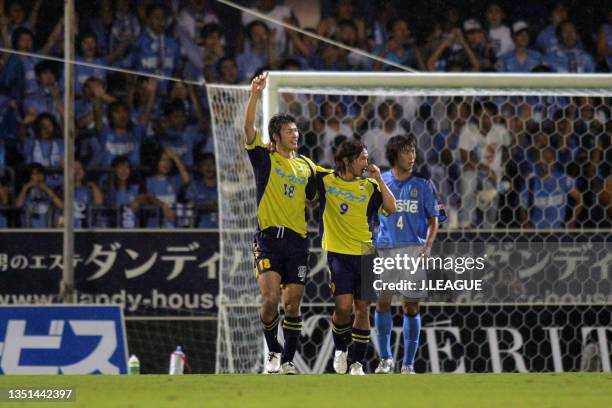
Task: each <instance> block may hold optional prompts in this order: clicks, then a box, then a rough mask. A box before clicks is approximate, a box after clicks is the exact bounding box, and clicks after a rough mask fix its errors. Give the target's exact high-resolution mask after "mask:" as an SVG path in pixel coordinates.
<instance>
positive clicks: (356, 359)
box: [349, 327, 370, 364]
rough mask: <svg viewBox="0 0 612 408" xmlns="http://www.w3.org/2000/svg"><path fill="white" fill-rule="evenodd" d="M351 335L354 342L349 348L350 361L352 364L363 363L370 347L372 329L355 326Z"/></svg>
mask: <svg viewBox="0 0 612 408" xmlns="http://www.w3.org/2000/svg"><path fill="white" fill-rule="evenodd" d="M351 337H352V338H353V342H352V343H351V349H350V350H349V361H350V363H351V364H352V363H361V364H363V360H364V359H365V355H366V351H367V349H368V343H369V342H370V330H363V329H356V328H354V327H353V331H352V333H351Z"/></svg>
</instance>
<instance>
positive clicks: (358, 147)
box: [334, 140, 366, 172]
mask: <svg viewBox="0 0 612 408" xmlns="http://www.w3.org/2000/svg"><path fill="white" fill-rule="evenodd" d="M364 149H366V147H365V145H364V144H363V143H361V142H360V141H359V140H345V141H344V142H342V143H340V146H338V149H337V150H336V155H335V156H334V161H335V162H336V171H338V172H343V171H345V170H346V168H345V166H344V159H348V161H349V163H352V162H353V161H355V160H356V159H357V158H358V157H359V156H360V155H361V152H363V151H364Z"/></svg>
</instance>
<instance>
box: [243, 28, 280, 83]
mask: <svg viewBox="0 0 612 408" xmlns="http://www.w3.org/2000/svg"><path fill="white" fill-rule="evenodd" d="M246 32H247V36H248V40H249V43H250V45H251V47H250V50H249V51H244V52H243V53H242V54H240V55H238V58H237V59H236V61H237V63H238V71H239V72H240V76H241V77H243V78H248V79H250V78H252V77H253V75H254V74H255V72H257V71H258V70H259V69H260V68H262V67H265V66H272V65H274V61H275V58H274V51H273V47H271V46H270V42H271V41H272V37H271V36H270V29H269V28H268V26H267V25H265V24H264V23H263V22H262V21H260V20H255V21H253V22H251V23H250V24H249V25H248V26H247V27H246ZM271 52H272V53H271Z"/></svg>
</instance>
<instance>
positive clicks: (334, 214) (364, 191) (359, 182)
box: [316, 141, 396, 375]
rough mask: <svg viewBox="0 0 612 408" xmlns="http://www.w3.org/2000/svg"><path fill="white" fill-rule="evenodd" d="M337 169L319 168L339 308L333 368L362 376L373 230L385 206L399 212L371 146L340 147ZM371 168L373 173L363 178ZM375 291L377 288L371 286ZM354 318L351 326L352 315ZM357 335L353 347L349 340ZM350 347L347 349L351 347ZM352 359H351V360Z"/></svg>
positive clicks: (325, 246) (367, 336) (326, 244)
mask: <svg viewBox="0 0 612 408" xmlns="http://www.w3.org/2000/svg"><path fill="white" fill-rule="evenodd" d="M335 162H336V169H335V171H331V170H326V169H323V168H321V167H318V168H317V174H316V180H317V190H318V194H319V202H320V211H321V222H320V228H321V230H322V235H323V236H322V241H321V242H322V247H323V249H325V250H326V251H327V263H328V266H329V269H330V272H331V285H330V286H331V290H332V294H333V295H334V302H335V306H336V307H335V310H334V314H333V316H332V333H333V339H334V345H335V349H336V350H335V353H334V370H335V371H336V372H337V373H339V374H345V373H346V372H347V367H348V366H349V363H350V367H349V373H350V374H352V375H363V374H364V371H363V360H364V358H365V354H366V350H367V346H368V342H369V339H370V303H371V300H372V299H373V297H368V296H367V294H366V293H364V291H365V290H366V289H368V288H366V286H367V284H366V281H367V279H364V276H362V273H364V274H368V273H369V274H371V273H372V263H373V258H374V256H375V251H374V245H373V240H372V238H373V232H374V231H373V229H374V226H375V225H376V224H377V223H378V213H379V211H380V210H381V207H382V209H383V210H384V211H385V212H386V213H388V214H392V213H394V212H395V211H396V206H395V197H393V194H392V193H391V191H390V190H389V188H388V187H387V185H386V184H385V182H384V180H383V179H382V177H381V174H380V170H379V169H378V167H376V166H375V165H373V164H370V165H368V151H367V149H366V147H365V146H364V145H363V144H362V143H361V142H358V141H345V142H343V143H342V144H341V145H340V146H339V147H338V150H337V152H336V156H335ZM366 170H368V171H369V172H370V174H371V175H372V177H371V178H367V177H364V174H365V172H366ZM369 289H370V290H372V291H373V288H369ZM353 306H354V310H355V319H354V321H353V324H352V326H351V315H352V312H353ZM350 339H352V344H351V347H350V350H348V349H349V347H348V345H349V343H350ZM347 350H348V352H347ZM347 360H348V361H347Z"/></svg>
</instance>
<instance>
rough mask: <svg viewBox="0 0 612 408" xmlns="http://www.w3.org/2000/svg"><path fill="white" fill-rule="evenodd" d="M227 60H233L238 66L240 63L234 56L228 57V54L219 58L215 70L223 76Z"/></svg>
mask: <svg viewBox="0 0 612 408" xmlns="http://www.w3.org/2000/svg"><path fill="white" fill-rule="evenodd" d="M225 61H232V62H233V63H234V65H235V66H236V67H238V64H237V63H236V60H235V59H234V58H232V57H228V56H224V57H221V58H219V60H218V61H217V64H216V65H215V70H216V71H217V75H219V76H221V74H222V72H223V63H224V62H225Z"/></svg>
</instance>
